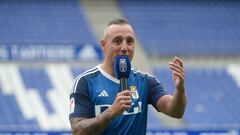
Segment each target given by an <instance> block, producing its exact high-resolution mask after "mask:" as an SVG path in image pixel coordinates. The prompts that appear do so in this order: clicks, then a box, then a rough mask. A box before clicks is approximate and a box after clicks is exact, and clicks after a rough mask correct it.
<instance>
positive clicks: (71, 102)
mask: <svg viewBox="0 0 240 135" xmlns="http://www.w3.org/2000/svg"><path fill="white" fill-rule="evenodd" d="M74 108H75V100H74V97H72V98H71V99H70V113H73V112H74Z"/></svg>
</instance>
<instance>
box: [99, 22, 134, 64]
mask: <svg viewBox="0 0 240 135" xmlns="http://www.w3.org/2000/svg"><path fill="white" fill-rule="evenodd" d="M135 40H136V39H135V33H134V31H133V29H132V27H131V26H130V24H129V23H128V22H127V21H126V20H125V19H114V20H112V21H110V22H109V23H108V25H107V27H106V28H105V30H104V34H103V39H102V40H101V48H102V49H103V51H104V54H105V61H104V62H110V63H111V64H112V63H113V62H114V58H115V56H117V55H127V56H128V57H129V59H130V60H132V58H133V55H134V50H135V42H136V41H135Z"/></svg>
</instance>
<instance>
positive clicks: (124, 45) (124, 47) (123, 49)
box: [121, 42, 128, 53]
mask: <svg viewBox="0 0 240 135" xmlns="http://www.w3.org/2000/svg"><path fill="white" fill-rule="evenodd" d="M127 50H128V48H127V44H126V42H123V44H122V46H121V51H122V52H123V53H126V52H127Z"/></svg>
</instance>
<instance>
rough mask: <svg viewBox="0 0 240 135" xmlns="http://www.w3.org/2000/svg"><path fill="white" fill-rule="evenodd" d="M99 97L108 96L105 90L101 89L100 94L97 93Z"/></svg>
mask: <svg viewBox="0 0 240 135" xmlns="http://www.w3.org/2000/svg"><path fill="white" fill-rule="evenodd" d="M98 96H99V97H108V96H109V95H108V93H107V92H106V90H103V91H102V92H101V93H100V94H98Z"/></svg>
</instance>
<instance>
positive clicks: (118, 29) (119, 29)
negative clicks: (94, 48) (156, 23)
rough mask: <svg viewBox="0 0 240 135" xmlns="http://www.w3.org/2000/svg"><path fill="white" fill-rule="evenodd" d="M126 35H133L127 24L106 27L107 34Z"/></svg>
mask: <svg viewBox="0 0 240 135" xmlns="http://www.w3.org/2000/svg"><path fill="white" fill-rule="evenodd" d="M120 33H127V34H131V35H132V36H134V35H135V33H134V31H133V29H132V27H131V26H130V25H129V24H113V25H110V26H109V27H108V34H120Z"/></svg>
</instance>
